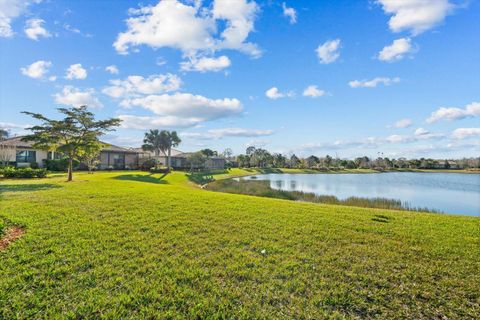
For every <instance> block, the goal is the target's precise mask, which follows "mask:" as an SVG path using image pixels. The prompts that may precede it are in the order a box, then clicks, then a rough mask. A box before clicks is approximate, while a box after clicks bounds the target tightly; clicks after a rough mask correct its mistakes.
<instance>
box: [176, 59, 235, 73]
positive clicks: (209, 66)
mask: <svg viewBox="0 0 480 320" xmlns="http://www.w3.org/2000/svg"><path fill="white" fill-rule="evenodd" d="M230 65H231V61H230V59H229V58H228V57H227V56H220V57H218V58H208V57H201V58H197V57H191V58H190V59H189V60H188V61H184V62H181V63H180V68H181V70H182V71H198V72H207V71H214V72H217V71H221V70H223V69H225V68H228V67H229V66H230Z"/></svg>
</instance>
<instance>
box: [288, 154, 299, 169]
mask: <svg viewBox="0 0 480 320" xmlns="http://www.w3.org/2000/svg"><path fill="white" fill-rule="evenodd" d="M299 164H300V159H298V157H297V156H296V155H294V154H293V155H292V156H291V157H290V167H291V168H297V167H298V165H299Z"/></svg>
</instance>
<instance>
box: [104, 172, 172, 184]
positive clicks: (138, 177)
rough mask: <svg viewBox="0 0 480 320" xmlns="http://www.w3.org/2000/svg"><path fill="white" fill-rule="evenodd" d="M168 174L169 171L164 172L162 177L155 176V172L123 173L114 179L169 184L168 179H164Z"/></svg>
mask: <svg viewBox="0 0 480 320" xmlns="http://www.w3.org/2000/svg"><path fill="white" fill-rule="evenodd" d="M166 176H167V173H164V174H162V175H161V176H160V177H155V176H154V175H153V174H148V175H145V174H122V175H120V176H115V177H113V178H112V179H115V180H128V181H138V182H148V183H155V184H168V181H166V180H164V178H165V177H166Z"/></svg>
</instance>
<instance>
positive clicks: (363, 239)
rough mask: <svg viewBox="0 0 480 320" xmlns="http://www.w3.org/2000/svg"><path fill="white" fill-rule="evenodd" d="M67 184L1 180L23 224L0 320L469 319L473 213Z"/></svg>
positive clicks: (147, 186)
mask: <svg viewBox="0 0 480 320" xmlns="http://www.w3.org/2000/svg"><path fill="white" fill-rule="evenodd" d="M247 173H248V171H244V170H239V169H236V170H232V171H231V173H230V174H231V175H244V174H247ZM218 176H219V177H220V178H225V177H227V176H228V175H227V174H226V173H219V175H218ZM212 177H213V178H215V177H216V176H215V174H212ZM74 179H75V181H74V182H71V183H66V182H64V181H65V177H64V176H62V175H55V176H52V177H50V178H47V179H41V180H3V181H0V191H1V194H0V197H1V199H0V201H1V203H0V204H1V205H0V218H3V220H4V221H9V223H15V224H18V225H21V226H23V227H24V228H25V230H26V233H25V234H24V235H23V237H21V238H20V239H18V240H16V241H15V242H13V243H12V244H11V245H10V247H8V248H7V249H6V250H4V251H1V252H0V319H15V318H29V319H31V318H48V319H51V318H61V319H64V318H73V319H80V318H85V319H95V318H112V319H120V318H123V319H125V318H151V319H154V318H245V319H247V318H248V319H252V318H285V319H292V318H295V319H302V318H315V319H322V318H335V319H342V318H348V319H350V318H378V319H387V318H389V319H399V318H404V319H434V318H435V319H441V318H449V319H460V318H463V319H475V318H478V316H479V315H480V272H479V270H480V219H478V218H474V217H462V216H450V215H439V214H427V213H413V212H403V211H388V210H381V209H366V208H355V207H343V206H332V205H321V204H311V203H297V202H292V201H288V200H278V199H268V198H259V197H252V196H246V195H236V194H225V193H217V192H210V191H206V190H202V189H200V188H198V187H197V186H195V185H194V184H193V182H196V181H195V179H193V178H192V177H191V176H189V175H185V174H183V173H173V174H170V175H167V176H162V175H160V174H156V175H150V174H147V173H143V172H110V173H104V172H102V173H95V174H92V175H88V174H76V175H75V176H74ZM192 181H193V182H192ZM459 201H461V199H459ZM0 221H2V219H0Z"/></svg>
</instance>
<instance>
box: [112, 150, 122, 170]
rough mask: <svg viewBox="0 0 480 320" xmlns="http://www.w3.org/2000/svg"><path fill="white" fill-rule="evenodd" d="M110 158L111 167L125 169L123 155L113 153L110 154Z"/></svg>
mask: <svg viewBox="0 0 480 320" xmlns="http://www.w3.org/2000/svg"><path fill="white" fill-rule="evenodd" d="M112 158H113V167H114V168H115V169H123V168H124V167H125V154H123V153H114V154H112Z"/></svg>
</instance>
